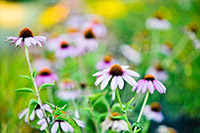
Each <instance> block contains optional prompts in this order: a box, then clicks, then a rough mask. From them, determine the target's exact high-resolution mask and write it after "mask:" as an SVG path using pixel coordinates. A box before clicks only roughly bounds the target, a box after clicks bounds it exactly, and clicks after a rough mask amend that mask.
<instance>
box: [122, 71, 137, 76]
mask: <svg viewBox="0 0 200 133" xmlns="http://www.w3.org/2000/svg"><path fill="white" fill-rule="evenodd" d="M124 72H125V73H126V74H128V75H131V76H135V77H140V75H139V74H138V73H136V72H135V71H132V70H125V71H124Z"/></svg>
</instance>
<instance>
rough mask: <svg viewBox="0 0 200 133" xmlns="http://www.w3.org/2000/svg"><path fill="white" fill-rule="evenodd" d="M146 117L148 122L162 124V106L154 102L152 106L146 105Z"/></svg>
mask: <svg viewBox="0 0 200 133" xmlns="http://www.w3.org/2000/svg"><path fill="white" fill-rule="evenodd" d="M144 116H145V117H146V119H147V120H154V121H156V122H162V121H163V119H164V116H163V114H162V112H161V105H160V103H158V102H153V103H152V104H151V105H146V106H145V108H144Z"/></svg>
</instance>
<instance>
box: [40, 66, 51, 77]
mask: <svg viewBox="0 0 200 133" xmlns="http://www.w3.org/2000/svg"><path fill="white" fill-rule="evenodd" d="M50 74H51V71H50V69H48V68H44V69H42V70H41V71H40V73H39V75H42V76H48V75H50Z"/></svg>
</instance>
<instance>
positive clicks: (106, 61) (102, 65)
mask: <svg viewBox="0 0 200 133" xmlns="http://www.w3.org/2000/svg"><path fill="white" fill-rule="evenodd" d="M112 65H114V61H113V58H112V56H110V55H106V56H104V58H103V60H102V61H99V62H98V63H97V64H96V68H97V69H98V70H104V69H106V68H109V67H111V66H112Z"/></svg>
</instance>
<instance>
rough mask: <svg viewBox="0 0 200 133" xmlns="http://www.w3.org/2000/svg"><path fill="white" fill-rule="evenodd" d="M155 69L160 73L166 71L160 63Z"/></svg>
mask: <svg viewBox="0 0 200 133" xmlns="http://www.w3.org/2000/svg"><path fill="white" fill-rule="evenodd" d="M155 68H156V70H157V71H159V72H160V71H163V70H164V69H163V67H162V65H161V64H160V63H157V64H156V65H155Z"/></svg>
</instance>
